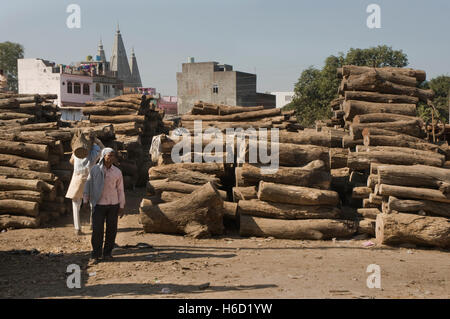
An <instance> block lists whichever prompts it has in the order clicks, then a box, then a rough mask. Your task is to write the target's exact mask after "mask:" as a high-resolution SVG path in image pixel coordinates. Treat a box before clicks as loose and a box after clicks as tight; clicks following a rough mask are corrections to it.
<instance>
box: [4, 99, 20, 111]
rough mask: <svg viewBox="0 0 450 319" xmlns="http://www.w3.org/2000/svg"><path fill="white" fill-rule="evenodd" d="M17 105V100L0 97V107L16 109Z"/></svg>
mask: <svg viewBox="0 0 450 319" xmlns="http://www.w3.org/2000/svg"><path fill="white" fill-rule="evenodd" d="M19 105H20V104H19V101H17V100H16V99H14V98H6V99H3V98H2V99H0V109H16V108H19Z"/></svg>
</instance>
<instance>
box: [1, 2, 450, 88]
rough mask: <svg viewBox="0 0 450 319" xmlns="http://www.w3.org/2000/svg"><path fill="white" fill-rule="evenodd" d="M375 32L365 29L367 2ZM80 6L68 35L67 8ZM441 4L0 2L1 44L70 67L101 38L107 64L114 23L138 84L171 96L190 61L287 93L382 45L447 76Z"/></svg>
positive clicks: (448, 48) (446, 25)
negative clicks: (333, 60)
mask: <svg viewBox="0 0 450 319" xmlns="http://www.w3.org/2000/svg"><path fill="white" fill-rule="evenodd" d="M372 3H374V4H378V5H379V6H380V8H381V28H380V29H369V28H368V27H367V25H366V20H367V17H368V16H369V15H370V13H367V12H366V8H367V6H368V5H369V4H372ZM70 4H78V5H79V6H80V8H81V28H79V29H69V28H68V27H67V25H66V20H67V18H68V17H69V15H70V13H67V12H66V9H67V7H68V5H70ZM449 17H450V1H448V0H430V1H423V0H395V1H392V0H370V1H363V0H340V1H337V0H310V1H306V0H305V1H302V0H221V1H218V0H150V1H145V0H127V1H123V0H120V1H117V0H90V1H89V0H69V1H67V0H14V1H6V0H0V42H3V41H11V42H17V43H20V44H22V45H23V46H24V48H25V57H26V58H43V59H47V60H50V61H53V62H56V63H57V64H71V63H76V62H78V61H81V60H84V59H85V58H86V56H88V55H94V56H95V55H96V52H97V45H98V42H99V39H100V38H102V40H103V44H104V48H105V52H106V55H107V58H108V60H109V58H110V57H111V50H112V45H113V42H114V35H115V30H116V25H117V23H119V25H120V30H121V33H122V37H123V40H124V44H125V47H126V49H127V51H128V54H129V55H130V51H131V48H132V47H134V49H135V53H136V57H137V59H138V64H139V68H140V73H141V77H142V82H143V85H144V86H146V87H156V88H157V90H158V92H160V93H162V94H163V95H176V94H177V82H176V72H180V71H181V65H182V63H186V62H187V61H188V57H194V58H195V60H196V62H205V61H216V62H219V63H225V64H231V65H233V67H234V70H238V71H243V72H250V73H256V74H257V75H258V91H260V92H266V91H269V92H270V91H292V90H293V88H294V85H295V83H296V81H297V79H298V78H299V76H300V74H301V72H302V71H303V70H304V69H306V68H308V67H309V66H315V67H319V68H320V67H322V66H323V63H324V60H325V58H326V57H327V56H329V55H332V54H333V55H337V54H339V52H347V51H348V50H349V49H350V48H368V47H371V46H377V45H382V44H386V45H388V46H392V47H393V48H394V49H401V50H403V51H404V52H405V53H406V54H407V55H408V59H409V67H412V68H418V69H422V70H425V71H426V72H427V78H428V79H431V78H433V77H436V76H438V75H442V74H444V75H450V58H449V57H450V18H449Z"/></svg>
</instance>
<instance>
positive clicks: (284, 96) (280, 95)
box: [270, 92, 295, 107]
mask: <svg viewBox="0 0 450 319" xmlns="http://www.w3.org/2000/svg"><path fill="white" fill-rule="evenodd" d="M270 94H272V95H275V96H276V101H277V104H276V105H277V107H283V106H285V105H286V104H289V103H291V102H292V100H293V98H294V94H295V93H294V92H270Z"/></svg>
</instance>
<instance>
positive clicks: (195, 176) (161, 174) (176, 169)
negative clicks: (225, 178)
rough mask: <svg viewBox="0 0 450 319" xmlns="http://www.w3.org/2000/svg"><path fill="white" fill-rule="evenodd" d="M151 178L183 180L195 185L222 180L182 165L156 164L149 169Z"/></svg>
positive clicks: (218, 182)
mask: <svg viewBox="0 0 450 319" xmlns="http://www.w3.org/2000/svg"><path fill="white" fill-rule="evenodd" d="M149 177H150V180H154V179H168V181H174V182H183V183H187V184H193V185H204V184H206V183H209V182H211V183H213V184H214V185H216V186H217V185H219V184H220V180H219V179H218V178H217V177H214V176H213V175H207V174H203V173H200V172H195V171H191V170H188V169H185V168H182V167H180V166H176V165H175V166H170V167H167V166H155V167H152V168H150V170H149Z"/></svg>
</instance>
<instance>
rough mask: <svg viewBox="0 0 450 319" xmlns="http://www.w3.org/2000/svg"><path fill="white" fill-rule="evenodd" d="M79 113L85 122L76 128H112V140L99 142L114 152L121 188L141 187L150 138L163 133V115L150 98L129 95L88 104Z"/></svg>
mask: <svg viewBox="0 0 450 319" xmlns="http://www.w3.org/2000/svg"><path fill="white" fill-rule="evenodd" d="M83 113H84V114H85V115H87V116H89V120H88V121H86V122H81V123H77V124H76V125H75V126H76V127H80V126H86V127H92V126H99V125H112V126H113V128H114V133H115V138H112V139H106V140H105V139H102V138H100V139H101V140H102V142H104V144H105V146H109V147H112V148H114V149H115V150H117V151H118V154H119V167H120V169H121V170H122V173H123V175H124V183H125V187H126V188H128V189H134V187H135V186H145V184H146V182H147V178H146V177H147V174H148V173H147V172H148V169H149V167H150V161H149V160H148V157H147V156H146V155H147V154H148V151H149V148H150V144H151V141H152V138H153V136H155V135H157V134H160V133H161V132H164V131H165V127H164V123H163V121H162V119H163V117H164V112H163V111H162V110H160V109H157V108H156V101H155V100H154V99H153V97H152V96H146V95H140V94H129V95H123V96H118V97H115V98H113V99H110V100H106V101H102V102H88V103H86V106H85V107H84V108H83Z"/></svg>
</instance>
